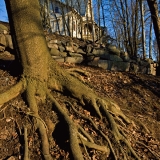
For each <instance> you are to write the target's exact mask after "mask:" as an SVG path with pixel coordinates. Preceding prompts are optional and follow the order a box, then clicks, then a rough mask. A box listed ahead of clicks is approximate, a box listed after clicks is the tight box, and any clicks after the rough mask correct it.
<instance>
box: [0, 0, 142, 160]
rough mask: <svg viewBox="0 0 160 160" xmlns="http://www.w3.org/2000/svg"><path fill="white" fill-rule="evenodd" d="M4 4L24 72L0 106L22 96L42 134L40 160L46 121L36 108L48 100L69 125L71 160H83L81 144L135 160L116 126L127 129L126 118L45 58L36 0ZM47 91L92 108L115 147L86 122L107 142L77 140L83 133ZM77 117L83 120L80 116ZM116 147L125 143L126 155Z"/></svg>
mask: <svg viewBox="0 0 160 160" xmlns="http://www.w3.org/2000/svg"><path fill="white" fill-rule="evenodd" d="M5 2H6V6H7V11H8V15H9V22H10V26H11V32H12V36H13V41H14V47H15V49H16V51H17V52H16V54H17V56H16V57H17V59H18V61H19V62H21V66H22V71H23V72H22V75H21V78H20V80H19V82H17V84H16V85H15V86H13V87H12V88H10V89H9V90H7V91H5V92H4V93H0V105H3V104H4V103H6V102H8V101H9V100H11V99H13V98H15V97H16V96H18V95H19V94H22V93H24V94H25V95H26V102H27V104H28V107H29V112H28V114H29V115H30V116H31V117H32V120H33V123H34V126H35V127H36V128H37V130H38V131H39V134H40V135H41V140H42V153H43V156H44V159H46V160H50V159H52V156H51V155H50V151H49V141H48V136H47V129H46V125H45V121H44V120H43V119H42V118H41V117H40V116H39V108H40V107H41V105H42V104H43V105H45V102H46V100H47V99H50V100H51V102H52V103H53V107H54V108H55V109H56V111H57V112H58V113H59V114H58V115H61V117H63V120H64V121H65V122H66V124H67V125H68V130H66V132H69V143H70V149H71V153H72V156H73V158H74V159H75V160H83V159H84V157H83V154H82V151H81V149H80V145H79V144H80V143H83V145H82V146H85V145H86V146H87V147H91V148H92V147H93V146H94V147H93V148H97V149H99V148H100V147H101V150H103V151H105V152H107V154H108V155H110V154H112V156H113V157H114V159H118V158H117V157H118V155H117V153H119V151H120V152H121V154H122V155H123V157H124V159H126V157H127V156H128V155H127V154H130V153H131V154H130V155H132V156H133V157H134V158H135V159H140V158H139V157H138V155H137V154H136V152H135V151H134V150H133V148H132V146H131V145H130V143H129V141H128V140H127V138H126V137H125V135H124V134H123V132H122V131H120V127H118V124H117V122H116V121H115V119H116V118H118V119H119V120H120V119H122V120H123V124H124V123H126V124H131V121H130V119H128V118H127V117H126V116H125V115H124V114H123V112H122V111H121V110H120V108H119V106H118V105H117V104H115V103H114V102H113V101H112V100H111V99H109V98H102V97H99V96H98V95H97V94H96V93H95V92H94V91H93V90H92V89H90V88H89V87H88V86H87V85H85V84H84V83H82V82H81V81H80V80H79V79H78V78H76V77H73V76H72V75H71V74H70V72H66V71H64V70H63V69H61V68H60V67H59V66H58V64H57V63H56V62H55V61H54V60H53V59H52V57H51V56H50V54H49V50H48V47H47V44H46V40H45V37H44V33H43V28H42V23H41V17H40V7H39V2H38V0H5ZM52 91H58V92H61V93H67V94H68V96H72V97H74V98H76V99H77V100H78V101H79V102H80V103H81V105H82V106H83V107H85V105H86V104H88V105H90V106H92V108H93V111H94V112H95V113H96V115H97V117H98V118H99V120H101V119H102V117H104V116H105V117H107V119H108V122H109V124H110V129H111V130H112V132H111V134H112V137H113V138H114V143H115V142H116V143H117V144H118V145H117V148H113V147H112V141H111V140H110V139H109V138H108V137H107V135H105V133H103V132H102V131H101V130H99V128H98V127H96V125H95V124H94V122H93V121H92V120H91V119H90V118H88V120H89V121H90V123H91V124H92V125H93V126H94V127H95V130H96V131H97V132H99V134H101V136H102V137H103V138H104V139H105V140H106V141H107V143H108V145H106V146H99V145H96V144H95V143H94V141H92V140H91V138H89V137H90V136H89V135H88V134H87V133H85V131H83V133H84V136H87V135H88V136H87V137H86V138H84V139H83V138H82V137H84V136H81V138H80V134H82V133H80V127H78V125H76V124H75V122H74V121H73V120H72V119H71V118H70V117H69V115H68V112H67V111H66V110H67V109H64V107H61V105H60V104H59V103H58V101H57V100H56V99H55V98H54V97H53V94H52ZM81 116H82V117H83V115H81ZM25 131H26V130H25ZM86 139H87V141H86ZM25 143H27V142H25ZM121 144H123V145H124V144H125V146H126V147H127V148H128V150H129V151H130V152H129V151H128V152H124V151H123V149H122V146H123V145H121ZM95 146H96V147H95ZM97 146H98V147H97ZM116 150H118V152H116ZM24 159H25V160H27V159H29V158H28V149H27V144H26V145H25V153H24Z"/></svg>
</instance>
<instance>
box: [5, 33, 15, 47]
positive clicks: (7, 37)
mask: <svg viewBox="0 0 160 160" xmlns="http://www.w3.org/2000/svg"><path fill="white" fill-rule="evenodd" d="M5 37H6V47H8V48H10V49H13V43H12V37H11V35H8V34H7V35H5Z"/></svg>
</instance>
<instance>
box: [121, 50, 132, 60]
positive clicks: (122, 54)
mask: <svg viewBox="0 0 160 160" xmlns="http://www.w3.org/2000/svg"><path fill="white" fill-rule="evenodd" d="M120 57H121V58H122V59H123V61H124V62H129V61H130V57H129V54H128V53H127V52H120Z"/></svg>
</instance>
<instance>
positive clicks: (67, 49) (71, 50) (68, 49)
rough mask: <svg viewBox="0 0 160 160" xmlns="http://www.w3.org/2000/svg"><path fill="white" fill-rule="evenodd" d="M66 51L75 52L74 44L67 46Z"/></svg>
mask: <svg viewBox="0 0 160 160" xmlns="http://www.w3.org/2000/svg"><path fill="white" fill-rule="evenodd" d="M66 51H68V52H74V50H73V47H72V46H66Z"/></svg>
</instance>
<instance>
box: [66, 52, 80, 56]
mask: <svg viewBox="0 0 160 160" xmlns="http://www.w3.org/2000/svg"><path fill="white" fill-rule="evenodd" d="M69 55H70V56H71V57H83V56H82V55H81V54H78V53H72V52H69Z"/></svg>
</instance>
